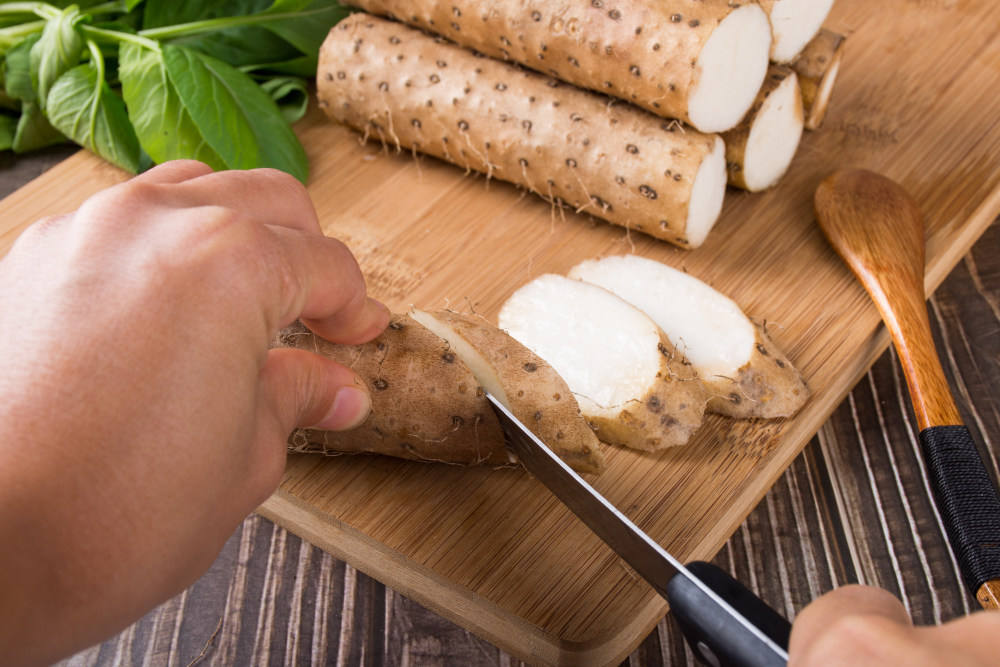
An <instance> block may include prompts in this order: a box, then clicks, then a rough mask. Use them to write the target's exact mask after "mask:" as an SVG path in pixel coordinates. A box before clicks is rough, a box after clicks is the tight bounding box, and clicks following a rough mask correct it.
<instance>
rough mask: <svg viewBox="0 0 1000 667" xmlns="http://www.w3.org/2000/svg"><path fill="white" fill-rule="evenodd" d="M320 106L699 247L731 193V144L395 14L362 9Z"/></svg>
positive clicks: (323, 64)
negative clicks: (436, 34) (485, 53)
mask: <svg viewBox="0 0 1000 667" xmlns="http://www.w3.org/2000/svg"><path fill="white" fill-rule="evenodd" d="M318 92H319V100H320V106H321V107H322V108H323V109H324V111H325V112H326V113H327V114H328V115H330V116H331V117H333V118H334V119H336V120H339V121H341V122H343V123H346V124H347V125H350V126H352V127H354V128H357V129H359V130H361V131H363V132H365V133H366V134H367V135H374V136H376V137H378V138H380V139H381V140H382V141H383V142H385V143H387V144H389V145H395V146H397V147H405V148H412V149H414V150H419V151H422V152H425V153H429V154H431V155H434V156H436V157H439V158H442V159H445V160H448V161H450V162H453V163H455V164H457V165H459V166H463V167H465V168H467V169H474V170H476V171H480V172H482V173H485V174H487V175H491V176H494V177H497V178H501V179H504V180H507V181H510V182H513V183H517V184H518V185H521V186H523V187H525V188H528V189H529V190H532V191H533V192H536V193H538V194H540V195H541V196H543V197H545V198H547V199H549V200H550V201H553V202H556V203H560V204H561V203H565V204H568V205H570V206H572V207H573V208H575V209H576V210H578V211H581V212H587V213H591V214H593V215H595V216H597V217H600V218H603V219H605V220H608V221H610V222H613V223H615V224H618V225H622V226H624V227H627V228H630V229H636V230H640V231H643V232H646V233H648V234H650V235H652V236H655V237H657V238H660V239H664V240H667V241H670V242H672V243H675V244H677V245H680V246H682V247H697V246H698V245H700V244H701V243H702V242H703V241H704V239H705V237H706V236H707V235H708V232H709V230H710V229H711V228H712V226H713V225H714V223H715V221H716V219H717V218H718V215H719V213H720V211H721V208H722V200H723V197H724V195H725V186H726V170H725V156H724V152H725V151H724V146H723V142H722V140H721V139H719V137H717V136H715V135H705V134H701V133H699V132H695V131H693V130H690V129H685V128H683V127H682V126H680V125H679V124H677V123H672V122H668V121H665V120H663V119H661V118H657V117H655V116H653V115H652V114H649V113H646V112H644V111H641V110H639V109H636V108H634V107H631V106H629V105H624V104H619V105H615V104H612V103H610V102H609V100H608V99H607V98H605V97H602V96H599V95H596V94H594V93H589V92H586V91H582V90H579V89H576V88H574V87H572V86H568V85H566V84H564V83H561V82H559V81H556V80H554V79H550V78H547V77H545V76H542V75H539V74H535V73H533V72H529V71H525V70H522V69H520V68H517V67H515V66H513V65H509V64H506V63H502V62H499V61H496V60H493V59H490V58H485V57H481V56H477V55H475V54H473V53H472V52H470V51H467V50H465V49H463V48H461V47H458V46H454V45H452V44H448V43H446V42H444V41H443V40H440V39H434V38H432V37H429V36H427V35H426V34H424V33H422V32H420V31H418V30H414V29H412V28H408V27H406V26H403V25H400V24H398V23H394V22H390V21H386V20H384V19H380V18H376V17H372V16H367V15H364V14H355V15H353V16H351V17H349V18H347V19H345V20H344V21H342V22H341V23H340V24H338V25H337V27H336V28H334V29H333V30H332V31H331V32H330V36H329V37H328V39H327V40H326V42H325V43H324V45H323V48H322V50H321V53H320V68H319V77H318Z"/></svg>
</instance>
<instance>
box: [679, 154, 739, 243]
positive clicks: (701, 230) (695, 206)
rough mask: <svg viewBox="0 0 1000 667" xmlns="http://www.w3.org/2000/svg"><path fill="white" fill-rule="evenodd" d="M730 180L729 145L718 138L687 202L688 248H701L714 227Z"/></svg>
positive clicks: (701, 168) (700, 170) (686, 232)
mask: <svg viewBox="0 0 1000 667" xmlns="http://www.w3.org/2000/svg"><path fill="white" fill-rule="evenodd" d="M727 178H728V177H727V173H726V145H725V143H724V142H723V141H722V139H721V138H720V137H716V138H715V146H714V147H713V148H712V152H711V153H709V154H708V155H706V156H705V159H704V160H702V162H701V166H699V167H698V173H697V175H696V176H695V179H694V186H693V187H692V188H691V201H690V202H688V217H687V224H686V226H685V234H686V236H685V238H686V239H687V242H688V245H687V247H689V248H697V247H698V246H700V245H701V244H702V243H704V242H705V239H706V238H707V237H708V233H709V232H710V231H712V227H714V226H715V223H716V221H717V220H718V219H719V214H721V213H722V202H723V200H724V199H725V197H726V180H727Z"/></svg>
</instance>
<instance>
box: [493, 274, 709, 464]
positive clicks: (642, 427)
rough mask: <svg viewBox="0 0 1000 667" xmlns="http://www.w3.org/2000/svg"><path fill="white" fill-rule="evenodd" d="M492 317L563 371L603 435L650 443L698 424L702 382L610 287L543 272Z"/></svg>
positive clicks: (673, 439) (675, 441)
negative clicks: (609, 290)
mask: <svg viewBox="0 0 1000 667" xmlns="http://www.w3.org/2000/svg"><path fill="white" fill-rule="evenodd" d="M499 324H500V328H501V329H503V330H505V331H507V333H509V334H510V335H511V336H513V337H514V338H516V339H517V340H519V341H520V342H521V343H523V344H524V345H525V346H526V347H528V348H529V349H531V350H532V351H534V352H535V354H537V355H538V356H540V357H541V358H543V359H545V360H546V361H547V362H548V363H549V364H550V365H551V366H552V367H553V368H554V369H555V370H556V371H557V372H558V373H559V374H560V375H561V376H562V378H563V379H564V380H565V381H566V384H567V385H569V388H570V389H571V390H572V392H573V394H574V395H575V396H576V400H577V402H578V403H579V405H580V410H581V411H582V412H583V414H584V416H585V417H586V418H587V419H588V420H590V422H591V423H592V424H593V425H594V426H595V427H596V428H597V436H598V437H599V438H600V439H601V440H602V441H604V442H607V443H609V444H614V445H624V446H627V447H632V448H635V449H642V450H647V451H649V450H657V449H662V448H664V447H670V446H673V445H681V444H684V443H685V442H687V441H688V439H689V438H690V437H691V435H692V434H693V433H694V432H695V431H696V430H697V429H698V427H699V426H700V425H701V422H702V417H703V414H704V410H705V402H706V395H705V389H704V387H703V386H702V384H701V383H700V382H699V381H698V380H697V378H696V376H695V373H694V370H693V369H692V368H691V366H690V363H689V362H688V361H687V360H686V359H684V357H683V355H682V354H680V353H679V352H678V351H677V350H675V349H674V346H673V345H671V343H670V340H669V339H668V338H667V337H666V336H665V335H664V333H663V332H662V331H661V330H660V328H659V327H658V326H656V324H655V323H654V322H653V321H652V320H651V319H650V318H649V317H648V316H646V315H645V314H644V313H642V312H641V311H640V310H638V309H637V308H635V307H633V306H631V305H629V304H628V303H626V302H625V301H623V300H622V299H620V298H618V297H617V296H615V295H614V294H612V293H611V292H608V291H607V290H605V289H602V288H600V287H596V286H594V285H589V284H587V283H583V282H579V281H576V280H570V279H568V278H564V277H562V276H557V275H552V274H547V275H543V276H540V277H538V278H536V279H535V280H533V281H531V282H529V283H528V284H526V285H524V286H523V287H521V288H520V289H519V290H517V291H516V292H515V293H514V294H513V295H512V296H511V297H510V299H508V300H507V302H506V303H504V305H503V308H502V309H501V310H500V316H499Z"/></svg>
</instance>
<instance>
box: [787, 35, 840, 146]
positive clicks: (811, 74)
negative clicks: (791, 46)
mask: <svg viewBox="0 0 1000 667" xmlns="http://www.w3.org/2000/svg"><path fill="white" fill-rule="evenodd" d="M844 42H845V38H844V36H843V35H839V34H837V33H835V32H832V31H830V30H825V29H824V30H820V31H819V34H817V35H816V37H814V38H813V40H812V41H811V42H809V44H807V45H806V48H805V49H803V51H802V53H801V54H799V57H798V58H796V59H795V62H793V63H792V65H791V67H792V68H793V69H794V70H795V71H796V72H797V73H798V75H799V84H800V85H801V88H802V105H803V108H804V109H805V117H806V118H805V126H806V129H807V130H818V129H819V128H820V126H821V125H822V124H823V119H825V118H826V112H827V109H829V108H830V98H831V97H832V96H833V85H834V83H835V82H836V81H837V75H838V74H839V73H840V62H841V60H842V59H843V55H844V50H843V49H844Z"/></svg>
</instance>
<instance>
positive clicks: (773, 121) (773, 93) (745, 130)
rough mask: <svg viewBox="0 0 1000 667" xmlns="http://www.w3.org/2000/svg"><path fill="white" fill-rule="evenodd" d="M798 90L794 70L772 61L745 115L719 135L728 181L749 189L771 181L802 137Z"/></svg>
mask: <svg viewBox="0 0 1000 667" xmlns="http://www.w3.org/2000/svg"><path fill="white" fill-rule="evenodd" d="M802 125H803V120H802V91H801V90H800V89H799V82H798V77H797V76H796V74H795V72H794V71H793V70H792V69H790V68H788V67H785V66H784V65H772V66H771V68H770V69H769V70H768V73H767V78H765V79H764V86H763V87H762V88H761V90H760V93H758V95H757V100H756V101H755V102H754V105H753V106H752V107H751V108H750V111H749V113H747V117H746V118H744V119H743V122H742V123H740V124H739V125H737V126H736V127H735V128H734V129H732V130H730V131H729V132H726V133H725V134H723V135H722V138H723V140H724V141H725V142H726V169H727V170H728V171H729V184H730V185H732V186H735V187H738V188H742V189H744V190H749V191H750V192H760V191H761V190H766V189H767V188H769V187H771V186H773V185H775V184H776V183H777V182H778V181H779V180H780V179H781V177H782V176H784V175H785V172H786V171H788V167H789V165H790V164H791V163H792V159H793V158H794V157H795V151H796V150H798V147H799V141H800V140H801V139H802Z"/></svg>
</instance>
